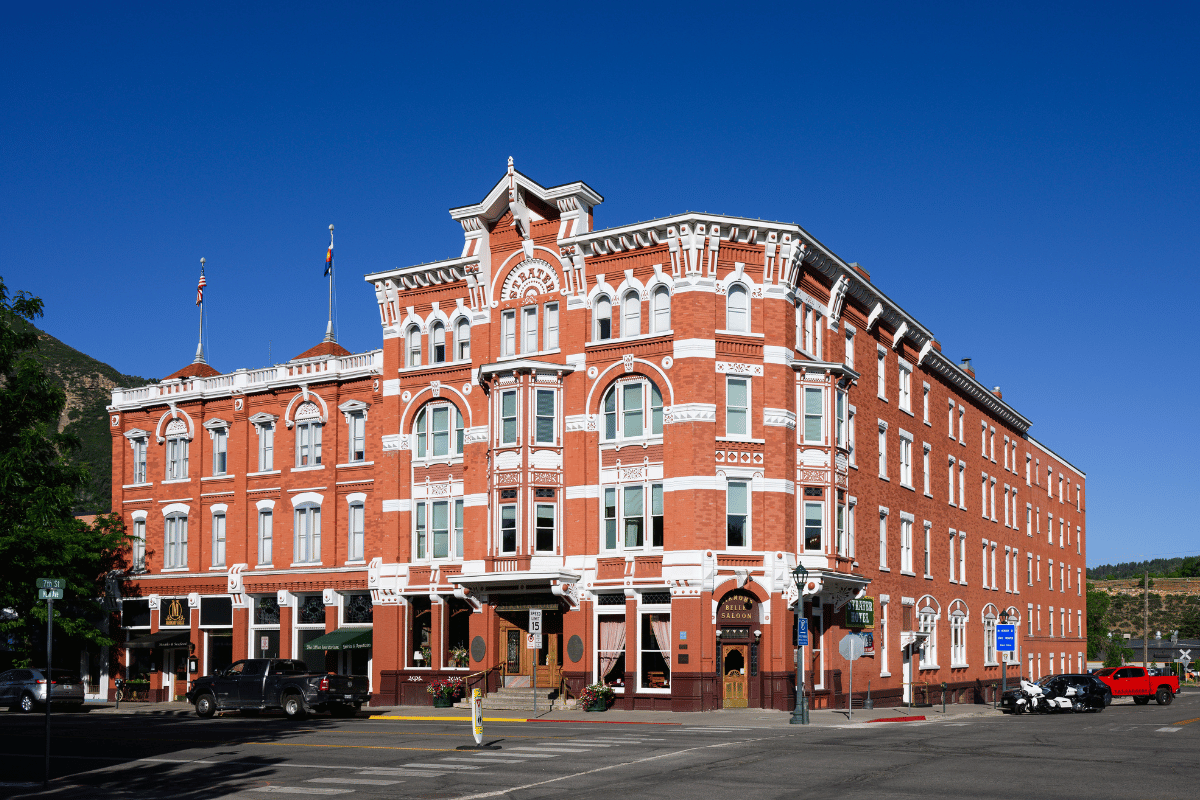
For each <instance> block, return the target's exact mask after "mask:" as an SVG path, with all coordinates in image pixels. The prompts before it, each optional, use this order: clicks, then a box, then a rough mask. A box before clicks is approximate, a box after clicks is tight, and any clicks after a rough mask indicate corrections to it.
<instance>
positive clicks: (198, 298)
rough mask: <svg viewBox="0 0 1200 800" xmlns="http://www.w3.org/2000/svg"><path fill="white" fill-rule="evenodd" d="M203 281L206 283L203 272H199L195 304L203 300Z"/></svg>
mask: <svg viewBox="0 0 1200 800" xmlns="http://www.w3.org/2000/svg"><path fill="white" fill-rule="evenodd" d="M205 283H206V281H205V280H204V273H203V272H201V273H200V283H198V284H196V305H200V304H201V303H203V302H204V286H205Z"/></svg>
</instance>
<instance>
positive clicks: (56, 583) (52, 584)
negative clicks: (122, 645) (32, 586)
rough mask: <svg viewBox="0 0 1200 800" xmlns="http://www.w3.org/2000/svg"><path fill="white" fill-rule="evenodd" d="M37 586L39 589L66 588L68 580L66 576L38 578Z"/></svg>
mask: <svg viewBox="0 0 1200 800" xmlns="http://www.w3.org/2000/svg"><path fill="white" fill-rule="evenodd" d="M37 588H39V589H65V588H67V581H66V579H65V578H38V579H37Z"/></svg>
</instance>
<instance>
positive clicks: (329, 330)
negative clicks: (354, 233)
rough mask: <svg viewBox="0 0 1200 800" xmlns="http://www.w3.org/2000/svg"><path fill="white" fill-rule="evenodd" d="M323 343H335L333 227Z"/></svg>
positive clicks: (330, 237) (331, 229) (330, 232)
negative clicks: (327, 317) (327, 304)
mask: <svg viewBox="0 0 1200 800" xmlns="http://www.w3.org/2000/svg"><path fill="white" fill-rule="evenodd" d="M325 341H327V342H335V341H337V340H336V339H335V338H334V336H333V225H330V226H329V322H328V323H326V325H325Z"/></svg>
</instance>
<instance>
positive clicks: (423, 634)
mask: <svg viewBox="0 0 1200 800" xmlns="http://www.w3.org/2000/svg"><path fill="white" fill-rule="evenodd" d="M408 614H409V623H410V624H409V640H408V641H409V645H410V646H409V648H408V650H409V652H408V658H409V662H408V663H409V666H411V667H430V666H432V665H433V652H432V650H431V649H430V644H429V643H430V630H431V621H432V619H433V613H432V610H431V604H430V600H429V598H428V597H411V598H409V599H408Z"/></svg>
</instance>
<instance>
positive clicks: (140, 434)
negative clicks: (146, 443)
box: [125, 428, 150, 442]
mask: <svg viewBox="0 0 1200 800" xmlns="http://www.w3.org/2000/svg"><path fill="white" fill-rule="evenodd" d="M125 438H126V439H128V440H129V441H131V442H134V441H137V440H138V439H148V438H150V431H144V430H142V429H141V428H131V429H130V430H127V431H125Z"/></svg>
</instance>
